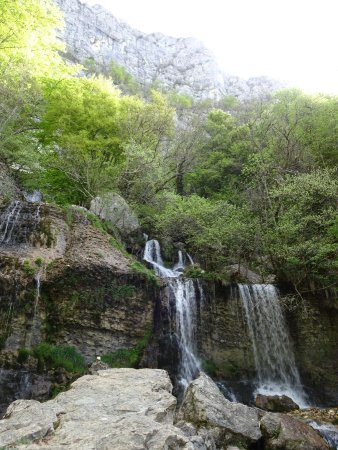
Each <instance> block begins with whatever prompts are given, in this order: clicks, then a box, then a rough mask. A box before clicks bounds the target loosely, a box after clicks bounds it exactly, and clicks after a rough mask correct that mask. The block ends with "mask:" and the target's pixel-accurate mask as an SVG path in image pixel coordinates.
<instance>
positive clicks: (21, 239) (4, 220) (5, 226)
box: [0, 200, 41, 247]
mask: <svg viewBox="0 0 338 450" xmlns="http://www.w3.org/2000/svg"><path fill="white" fill-rule="evenodd" d="M40 221H41V203H34V204H30V203H27V202H21V201H19V200H13V201H12V202H11V203H10V204H9V205H8V206H7V208H6V209H4V210H3V211H2V212H1V213H0V246H2V247H7V246H11V245H15V244H28V243H29V242H32V238H33V236H34V233H35V232H36V231H37V229H38V226H39V224H40Z"/></svg>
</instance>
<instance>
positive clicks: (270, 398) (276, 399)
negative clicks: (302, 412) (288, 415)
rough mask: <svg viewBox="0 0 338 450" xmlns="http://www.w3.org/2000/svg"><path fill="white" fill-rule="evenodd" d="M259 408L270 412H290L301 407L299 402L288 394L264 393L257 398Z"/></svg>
mask: <svg viewBox="0 0 338 450" xmlns="http://www.w3.org/2000/svg"><path fill="white" fill-rule="evenodd" d="M255 405H256V406H257V408H261V409H264V410H265V411H270V412H289V411H293V410H295V409H299V406H298V405H297V403H295V402H294V401H293V400H292V398H290V397H288V396H287V395H263V394H258V395H257V396H256V399H255Z"/></svg>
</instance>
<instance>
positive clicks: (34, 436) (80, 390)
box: [0, 369, 206, 450]
mask: <svg viewBox="0 0 338 450" xmlns="http://www.w3.org/2000/svg"><path fill="white" fill-rule="evenodd" d="M171 389H172V386H171V383H170V379H169V377H168V375H167V373H166V372H165V371H163V370H150V369H143V370H135V369H110V370H104V371H99V372H98V375H86V376H84V377H82V378H80V379H78V380H77V381H76V382H75V383H73V384H72V387H71V389H70V390H69V391H67V392H64V393H62V394H59V395H58V396H57V397H56V398H55V399H54V400H50V401H48V402H46V403H39V402H37V401H34V400H17V401H16V402H14V403H12V404H11V405H10V406H9V408H8V409H7V413H6V415H5V418H4V419H3V420H2V421H0V448H7V447H8V446H11V448H20V449H21V448H25V449H31V450H32V449H42V448H43V449H54V450H57V449H60V448H67V449H68V450H69V449H70V450H72V449H73V450H79V449H97V450H98V449H100V450H104V449H106V450H108V449H114V450H141V449H149V450H157V449H168V450H169V449H171V450H175V449H185V450H189V449H190V450H192V449H200V450H205V449H206V447H205V446H204V445H203V443H202V441H201V439H199V438H192V439H190V438H187V437H185V436H184V434H183V433H182V432H181V431H180V430H179V429H178V428H176V427H174V426H173V414H174V410H175V406H176V399H175V397H173V396H172V394H171Z"/></svg>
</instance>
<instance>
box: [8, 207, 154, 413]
mask: <svg viewBox="0 0 338 450" xmlns="http://www.w3.org/2000/svg"><path fill="white" fill-rule="evenodd" d="M87 216H88V217H90V214H89V212H88V211H87V212H86V211H85V210H84V209H81V208H71V209H69V210H68V211H66V212H65V211H62V210H61V209H59V208H56V207H54V206H51V205H47V204H39V203H36V204H33V203H27V202H25V201H22V200H13V201H12V202H11V203H7V204H6V206H3V207H2V208H0V240H1V245H0V267H1V272H0V342H1V347H2V351H1V355H0V394H1V393H2V395H1V396H0V397H1V400H0V410H1V408H2V407H3V405H1V404H2V403H3V404H6V403H7V404H8V402H9V401H12V400H13V399H15V398H32V397H33V398H38V399H44V398H46V397H48V395H49V394H50V393H51V389H52V385H53V384H59V382H60V383H61V384H64V383H67V382H68V381H69V379H70V378H72V377H71V376H68V375H67V374H60V373H58V374H56V373H54V372H53V371H52V372H49V370H50V369H56V368H57V367H60V363H57V364H55V361H54V362H53V361H52V360H51V358H50V356H47V355H44V356H42V355H40V356H39V355H37V354H36V353H34V355H33V353H32V351H31V349H34V348H37V347H38V348H40V347H39V346H41V345H45V349H47V351H48V348H50V349H54V350H52V351H54V352H55V351H56V352H60V351H61V352H63V351H64V350H62V349H69V348H73V349H75V351H76V352H77V353H78V354H79V355H81V357H82V358H84V360H85V361H86V362H92V361H93V360H94V359H95V358H96V357H97V356H102V355H113V356H112V357H114V355H115V354H116V352H117V357H119V358H120V360H119V364H120V365H123V364H125V365H128V364H132V365H135V364H137V363H138V360H139V358H140V357H141V356H142V349H143V347H144V345H145V344H146V340H147V337H148V336H149V334H150V333H151V331H152V324H153V311H154V305H155V300H156V298H157V290H158V287H157V284H156V280H155V279H154V277H153V278H152V274H151V273H150V272H149V273H147V271H146V269H145V268H144V269H143V271H142V266H141V270H140V269H139V267H138V265H137V262H136V260H135V259H134V258H133V257H131V256H129V255H128V254H127V253H126V252H125V251H124V250H123V248H122V247H120V249H118V248H117V247H118V244H117V242H116V241H115V240H114V239H113V238H112V236H111V235H109V234H108V233H106V232H104V231H102V230H100V229H97V228H95V227H94V226H93V225H92V223H91V222H90V220H89V219H88V217H87ZM140 342H141V343H142V345H141V344H140ZM23 349H28V352H27V351H26V350H25V352H24V353H22V352H23ZM123 349H126V350H125V353H122V354H119V353H118V352H119V351H121V350H123ZM67 351H68V350H66V352H67ZM20 352H21V353H20ZM128 352H129V353H128ZM44 353H45V351H44ZM33 356H34V357H33ZM46 357H47V359H46ZM41 358H42V359H41ZM121 358H122V360H123V362H121ZM128 358H129V359H130V358H132V360H131V361H130V360H129V359H128ZM52 359H53V358H52ZM47 360H49V362H48V361H47ZM61 365H62V364H61ZM64 375H65V376H64ZM58 379H59V381H58Z"/></svg>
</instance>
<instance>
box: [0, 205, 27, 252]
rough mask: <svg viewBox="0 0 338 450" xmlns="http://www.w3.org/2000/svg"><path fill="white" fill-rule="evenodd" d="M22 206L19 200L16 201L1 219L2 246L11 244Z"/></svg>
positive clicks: (0, 240)
mask: <svg viewBox="0 0 338 450" xmlns="http://www.w3.org/2000/svg"><path fill="white" fill-rule="evenodd" d="M21 209H22V204H21V202H20V201H19V200H14V201H12V202H11V203H10V205H9V206H8V208H7V209H6V210H5V211H4V212H3V213H2V214H1V217H0V223H1V225H0V244H8V243H9V242H11V239H12V234H13V230H14V229H15V227H16V225H17V222H18V219H19V217H20V212H21Z"/></svg>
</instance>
